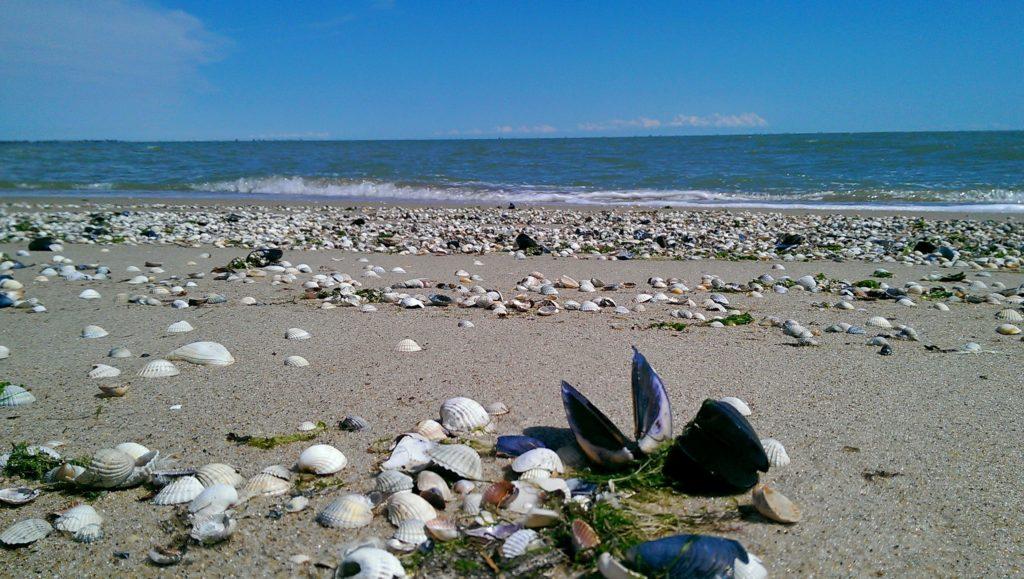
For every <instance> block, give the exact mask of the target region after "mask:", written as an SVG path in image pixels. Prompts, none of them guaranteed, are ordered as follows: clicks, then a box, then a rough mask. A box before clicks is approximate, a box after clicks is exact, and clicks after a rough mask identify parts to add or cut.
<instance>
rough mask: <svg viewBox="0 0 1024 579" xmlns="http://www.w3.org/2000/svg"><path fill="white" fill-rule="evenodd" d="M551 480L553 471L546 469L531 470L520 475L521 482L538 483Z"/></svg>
mask: <svg viewBox="0 0 1024 579" xmlns="http://www.w3.org/2000/svg"><path fill="white" fill-rule="evenodd" d="M549 478H551V471H550V470H547V469H544V468H531V469H529V470H525V471H523V473H522V474H520V475H519V480H528V481H538V480H545V479H549Z"/></svg>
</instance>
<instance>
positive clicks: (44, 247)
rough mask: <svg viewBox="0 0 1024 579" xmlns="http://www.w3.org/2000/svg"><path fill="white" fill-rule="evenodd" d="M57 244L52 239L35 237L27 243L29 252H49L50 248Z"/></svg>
mask: <svg viewBox="0 0 1024 579" xmlns="http://www.w3.org/2000/svg"><path fill="white" fill-rule="evenodd" d="M54 243H57V240H56V239H54V238H52V237H37V238H35V239H33V240H32V241H30V242H29V244H28V250H29V251H51V249H50V246H51V245H53V244H54Z"/></svg>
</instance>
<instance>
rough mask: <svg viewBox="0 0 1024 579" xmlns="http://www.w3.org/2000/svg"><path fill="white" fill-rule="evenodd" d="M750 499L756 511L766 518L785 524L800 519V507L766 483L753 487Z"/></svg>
mask: <svg viewBox="0 0 1024 579" xmlns="http://www.w3.org/2000/svg"><path fill="white" fill-rule="evenodd" d="M751 500H752V502H753V503H754V508H755V509H757V512H759V513H761V515H762V516H764V517H765V518H767V519H771V520H773V521H776V522H779V523H787V524H791V523H797V522H799V521H800V509H799V508H798V507H797V506H796V505H795V504H793V502H792V501H790V500H789V499H788V498H786V497H785V495H783V494H782V493H780V492H779V491H777V490H775V489H773V488H772V487H770V486H768V485H765V484H761V485H758V486H756V487H754V490H753V492H752V493H751Z"/></svg>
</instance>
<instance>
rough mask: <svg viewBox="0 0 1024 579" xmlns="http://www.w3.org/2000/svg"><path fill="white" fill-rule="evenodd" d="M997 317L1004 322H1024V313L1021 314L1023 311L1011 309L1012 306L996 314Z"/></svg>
mask: <svg viewBox="0 0 1024 579" xmlns="http://www.w3.org/2000/svg"><path fill="white" fill-rule="evenodd" d="M996 319H997V320H1002V321H1004V322H1013V323H1017V322H1024V315H1021V313H1020V312H1018V311H1017V310H1014V309H1011V308H1006V309H1005V310H1000V311H999V312H998V313H997V314H996Z"/></svg>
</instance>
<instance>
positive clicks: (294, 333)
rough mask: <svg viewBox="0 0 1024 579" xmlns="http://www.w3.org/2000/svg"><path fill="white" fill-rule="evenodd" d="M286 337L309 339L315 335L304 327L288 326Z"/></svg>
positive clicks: (290, 338)
mask: <svg viewBox="0 0 1024 579" xmlns="http://www.w3.org/2000/svg"><path fill="white" fill-rule="evenodd" d="M284 337H285V339H288V340H308V339H310V338H312V337H313V336H312V334H310V333H309V332H307V331H306V330H303V329H302V328H288V330H287V331H286V332H285V333H284Z"/></svg>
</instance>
